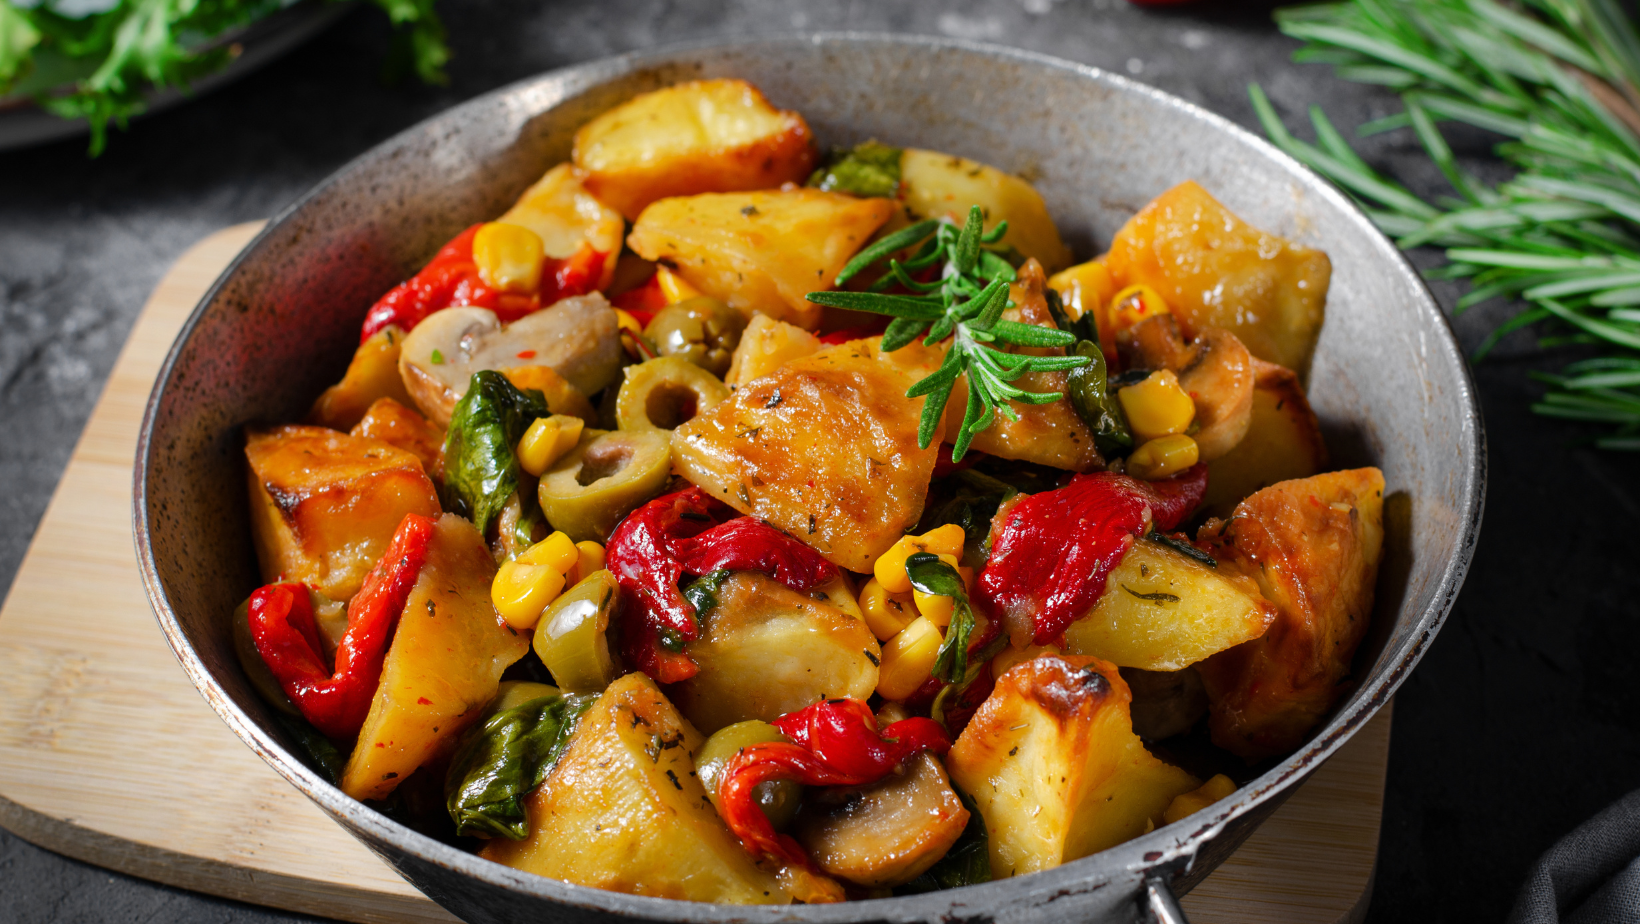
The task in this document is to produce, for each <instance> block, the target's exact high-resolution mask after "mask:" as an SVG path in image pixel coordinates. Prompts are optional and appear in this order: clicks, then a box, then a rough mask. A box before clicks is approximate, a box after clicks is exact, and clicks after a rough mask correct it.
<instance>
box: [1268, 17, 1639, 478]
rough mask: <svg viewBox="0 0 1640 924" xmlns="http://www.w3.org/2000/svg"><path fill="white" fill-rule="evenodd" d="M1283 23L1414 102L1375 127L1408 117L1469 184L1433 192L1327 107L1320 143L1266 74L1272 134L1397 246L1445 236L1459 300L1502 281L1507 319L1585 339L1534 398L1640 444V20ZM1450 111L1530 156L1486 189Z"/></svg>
mask: <svg viewBox="0 0 1640 924" xmlns="http://www.w3.org/2000/svg"><path fill="white" fill-rule="evenodd" d="M1276 19H1277V22H1278V23H1279V24H1280V26H1281V30H1282V31H1283V32H1285V33H1287V34H1288V35H1291V36H1293V37H1295V38H1298V39H1302V40H1304V41H1305V42H1306V43H1307V44H1306V45H1305V46H1304V47H1303V48H1302V49H1300V50H1299V51H1298V53H1297V54H1296V55H1295V59H1296V60H1299V61H1309V62H1315V63H1324V64H1331V65H1333V66H1334V67H1335V68H1336V70H1337V74H1338V76H1340V77H1343V78H1345V79H1347V80H1355V81H1360V82H1364V83H1374V84H1381V85H1384V86H1388V87H1391V88H1393V89H1394V90H1396V91H1397V92H1399V93H1400V94H1401V99H1402V102H1403V103H1404V104H1405V110H1404V111H1403V112H1401V113H1399V114H1396V115H1393V116H1390V117H1388V118H1384V119H1379V120H1377V121H1375V122H1370V123H1368V124H1366V125H1363V126H1361V127H1360V129H1359V130H1358V132H1359V133H1360V134H1362V135H1368V134H1373V133H1375V132H1380V131H1387V130H1391V129H1398V128H1411V129H1412V130H1413V131H1414V132H1415V133H1416V135H1417V137H1418V140H1419V141H1420V143H1422V145H1423V147H1424V149H1425V151H1426V152H1427V153H1428V154H1429V156H1430V159H1431V160H1433V161H1434V163H1435V165H1436V167H1438V168H1439V169H1440V170H1441V173H1442V174H1443V175H1444V176H1445V177H1446V179H1447V181H1448V182H1449V183H1450V184H1451V186H1452V188H1453V189H1454V190H1455V191H1456V192H1457V194H1458V198H1455V199H1454V198H1443V199H1440V200H1437V201H1435V202H1427V201H1424V200H1422V199H1419V198H1418V197H1417V196H1415V195H1413V194H1412V192H1410V191H1409V190H1408V189H1407V188H1406V187H1404V186H1402V185H1400V184H1399V183H1397V182H1395V181H1394V180H1392V179H1389V178H1387V177H1385V176H1383V175H1381V174H1380V173H1378V172H1377V171H1376V170H1374V169H1373V168H1372V167H1371V166H1369V165H1368V164H1367V163H1366V162H1365V161H1364V160H1362V159H1361V158H1360V157H1359V156H1358V155H1357V154H1356V153H1355V152H1354V151H1353V150H1351V148H1350V146H1349V144H1348V143H1347V142H1345V140H1344V138H1343V136H1342V135H1340V134H1339V132H1338V130H1337V129H1336V128H1334V127H1333V125H1332V123H1331V122H1329V121H1328V120H1327V117H1326V116H1325V115H1324V114H1322V112H1321V110H1320V109H1319V108H1316V107H1312V108H1311V110H1310V119H1311V121H1312V122H1313V124H1314V126H1315V133H1316V144H1314V145H1312V144H1308V143H1306V142H1303V141H1300V140H1298V139H1296V138H1294V137H1293V136H1292V134H1291V133H1290V132H1289V131H1288V130H1287V128H1286V127H1285V126H1284V125H1283V124H1282V123H1281V120H1280V118H1279V117H1278V116H1277V115H1276V112H1275V109H1274V107H1272V106H1271V105H1270V101H1269V100H1268V99H1267V98H1266V97H1265V96H1264V93H1263V91H1262V90H1260V89H1259V88H1258V87H1257V86H1256V85H1255V86H1253V87H1251V88H1250V91H1251V94H1252V98H1253V107H1254V109H1255V110H1257V112H1258V117H1259V120H1260V121H1261V122H1262V123H1263V125H1264V129H1265V131H1266V132H1267V133H1268V134H1269V136H1270V138H1271V140H1272V141H1274V142H1275V143H1276V144H1277V145H1278V146H1280V147H1281V148H1282V149H1283V150H1285V151H1286V152H1287V153H1289V154H1291V155H1293V156H1294V157H1296V158H1298V159H1299V160H1301V161H1303V162H1304V163H1306V164H1308V165H1309V166H1310V167H1311V168H1313V169H1314V170H1316V171H1317V172H1319V173H1321V174H1322V175H1324V176H1326V177H1327V178H1328V179H1330V180H1332V181H1333V182H1335V183H1337V184H1338V185H1339V186H1341V187H1343V188H1344V189H1345V190H1346V191H1348V192H1349V193H1351V194H1352V195H1353V196H1355V197H1356V199H1357V200H1358V201H1359V202H1361V204H1362V206H1363V207H1364V208H1365V209H1366V210H1367V213H1368V215H1370V216H1371V217H1372V219H1373V221H1375V222H1376V223H1377V224H1378V227H1379V228H1381V229H1382V230H1383V231H1384V233H1386V234H1388V235H1390V236H1391V237H1394V238H1395V239H1396V241H1397V243H1398V244H1400V246H1402V247H1404V248H1411V247H1416V246H1420V245H1435V246H1440V247H1444V248H1446V256H1447V259H1448V260H1449V261H1450V262H1449V264H1448V265H1447V266H1444V267H1442V268H1441V269H1439V270H1438V271H1436V272H1437V273H1438V274H1439V275H1440V276H1442V277H1445V278H1467V279H1468V280H1469V281H1470V285H1471V288H1470V291H1469V293H1468V294H1467V295H1465V296H1464V297H1463V298H1462V299H1460V300H1459V302H1458V304H1457V310H1458V311H1462V310H1464V309H1466V308H1468V307H1470V306H1472V305H1475V304H1478V303H1481V302H1485V301H1488V300H1490V299H1494V298H1503V297H1508V298H1520V299H1523V300H1524V301H1526V302H1527V303H1528V307H1526V308H1524V309H1523V310H1522V311H1520V312H1519V313H1517V314H1516V315H1515V316H1514V317H1512V318H1511V319H1510V320H1508V321H1506V322H1505V323H1503V324H1502V325H1500V326H1498V327H1497V328H1496V329H1495V330H1494V331H1493V332H1492V334H1491V336H1489V337H1488V338H1487V339H1486V341H1485V342H1484V343H1483V344H1482V345H1481V347H1480V349H1479V351H1477V354H1476V359H1480V358H1482V357H1484V356H1485V354H1486V353H1487V352H1488V351H1490V350H1491V349H1492V347H1493V346H1495V345H1496V344H1497V342H1498V341H1499V340H1500V339H1501V338H1503V337H1504V336H1505V335H1507V334H1509V333H1512V332H1514V331H1516V330H1519V329H1521V328H1523V327H1526V326H1528V325H1531V324H1535V323H1538V322H1546V323H1547V325H1548V326H1549V327H1550V330H1549V336H1544V337H1541V338H1540V339H1539V341H1538V343H1539V345H1540V346H1542V347H1546V348H1547V347H1556V346H1562V345H1570V344H1587V345H1592V346H1594V347H1595V348H1596V355H1595V356H1594V357H1592V358H1589V359H1585V360H1583V361H1580V362H1575V363H1573V364H1571V365H1569V366H1567V367H1566V368H1565V369H1563V370H1562V373H1561V374H1560V375H1541V374H1538V375H1537V377H1538V378H1539V379H1540V380H1542V381H1544V382H1545V383H1547V384H1548V385H1549V386H1550V388H1549V392H1548V394H1547V395H1546V396H1545V397H1544V399H1543V401H1542V402H1540V403H1538V404H1535V405H1533V410H1535V411H1537V412H1538V413H1540V414H1544V415H1547V416H1551V417H1560V418H1565V419H1570V420H1581V421H1586V422H1589V423H1593V424H1599V425H1604V426H1606V427H1609V428H1611V429H1609V430H1608V432H1607V434H1606V435H1605V436H1602V437H1600V438H1597V439H1596V440H1595V441H1594V442H1595V445H1597V446H1600V447H1602V448H1605V449H1622V450H1631V451H1633V450H1640V310H1637V309H1640V236H1637V232H1636V226H1637V225H1640V33H1637V31H1636V29H1635V25H1634V23H1633V21H1631V20H1630V19H1629V18H1628V16H1627V14H1626V13H1625V12H1624V11H1623V9H1622V7H1621V6H1620V4H1619V3H1618V2H1617V0H1522V3H1521V4H1520V5H1519V6H1504V5H1500V4H1498V3H1495V2H1493V0H1350V2H1344V3H1328V4H1322V5H1317V6H1309V7H1298V8H1294V9H1288V10H1282V11H1280V12H1278V13H1277V15H1276ZM1439 121H1452V122H1463V123H1466V124H1469V125H1474V126H1477V127H1479V128H1483V129H1486V130H1488V131H1491V132H1495V133H1498V134H1501V135H1504V136H1507V137H1508V138H1510V139H1511V140H1510V141H1509V142H1507V143H1505V144H1502V145H1499V147H1498V149H1497V151H1498V154H1499V155H1500V156H1502V157H1503V158H1504V159H1505V160H1506V161H1508V162H1509V163H1510V164H1511V165H1512V166H1514V167H1515V168H1516V169H1517V170H1518V172H1517V173H1516V175H1515V176H1514V177H1513V178H1512V179H1510V180H1509V181H1508V182H1506V183H1503V184H1501V185H1499V186H1497V187H1496V188H1490V187H1488V186H1486V185H1485V184H1484V183H1481V182H1480V181H1478V180H1477V179H1476V178H1474V177H1473V176H1471V175H1469V174H1468V173H1466V172H1465V171H1464V170H1463V169H1462V167H1460V166H1459V164H1458V163H1457V160H1456V158H1455V157H1454V156H1453V154H1452V150H1451V148H1450V147H1448V145H1447V143H1446V140H1445V138H1443V137H1442V136H1441V133H1440V131H1439V129H1438V128H1437V125H1436V123H1437V122H1439Z"/></svg>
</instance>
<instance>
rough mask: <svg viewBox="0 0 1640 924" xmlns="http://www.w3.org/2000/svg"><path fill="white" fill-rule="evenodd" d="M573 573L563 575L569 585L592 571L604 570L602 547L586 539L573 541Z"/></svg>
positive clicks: (578, 581)
mask: <svg viewBox="0 0 1640 924" xmlns="http://www.w3.org/2000/svg"><path fill="white" fill-rule="evenodd" d="M575 553H576V559H575V569H574V570H575V573H574V574H571V575H565V579H566V580H568V581H569V583H570V585H571V586H574V585H575V584H578V583H580V582H581V579H582V578H584V577H586V576H587V575H589V574H591V573H592V572H594V571H602V570H604V547H603V546H601V545H599V544H598V543H596V542H593V541H592V540H590V539H588V540H586V541H585V542H577V543H575Z"/></svg>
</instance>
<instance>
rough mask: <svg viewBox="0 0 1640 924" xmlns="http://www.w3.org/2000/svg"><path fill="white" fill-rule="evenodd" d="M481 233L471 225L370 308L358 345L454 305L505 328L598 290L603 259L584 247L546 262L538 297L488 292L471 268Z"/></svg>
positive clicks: (405, 327)
mask: <svg viewBox="0 0 1640 924" xmlns="http://www.w3.org/2000/svg"><path fill="white" fill-rule="evenodd" d="M482 227H484V226H483V224H476V225H473V226H472V227H470V228H468V229H467V230H465V231H463V232H461V233H460V234H458V235H456V236H455V238H453V239H452V240H451V241H450V243H448V244H445V245H444V246H443V247H442V248H440V249H439V252H438V254H437V255H435V256H434V257H433V259H432V262H430V263H428V264H427V265H426V266H424V267H422V270H421V272H419V273H417V274H416V275H414V276H412V277H410V278H409V279H408V280H406V281H404V282H402V283H399V284H398V285H397V286H394V287H393V289H392V290H391V291H389V292H388V293H387V294H386V295H383V296H382V297H381V299H380V300H379V301H377V302H376V304H375V305H373V306H371V308H370V311H369V312H368V313H366V314H365V316H364V327H363V328H362V329H361V330H360V331H359V342H360V343H363V342H364V341H366V340H368V339H370V335H371V334H374V333H375V332H376V331H378V330H381V329H382V328H384V327H386V326H387V325H389V324H396V325H398V326H399V328H400V329H402V330H405V331H409V330H411V329H412V328H414V327H415V326H416V325H417V324H420V323H421V322H422V320H423V319H425V318H426V317H427V316H428V315H430V314H432V313H433V312H435V311H438V310H440V309H443V308H449V307H451V306H453V305H471V306H473V307H475V308H488V309H490V310H491V311H494V312H495V314H496V317H498V318H500V319H501V322H502V323H503V324H508V323H511V322H513V321H516V320H518V319H519V318H521V317H523V316H524V315H527V314H530V313H531V312H534V311H538V310H540V309H541V308H543V307H545V306H547V305H551V304H552V303H553V302H556V301H558V300H559V299H561V298H568V297H570V296H572V295H585V294H586V293H588V292H591V291H592V290H593V289H595V288H597V286H598V277H599V275H600V274H601V273H602V271H603V264H604V256H605V254H603V253H602V252H601V251H597V250H594V249H593V248H592V245H591V244H588V243H582V244H581V246H580V248H579V249H577V250H576V251H575V253H573V254H570V255H569V256H568V257H566V258H564V259H562V260H555V259H553V258H551V257H548V258H547V260H546V263H545V265H544V266H543V267H542V273H541V291H539V292H536V293H532V294H529V295H524V294H520V293H516V292H503V291H501V290H499V289H494V288H491V287H490V285H489V284H488V283H486V282H485V281H484V280H483V278H482V277H480V276H479V275H478V264H477V263H474V262H473V238H474V237H476V236H478V229H479V228H482Z"/></svg>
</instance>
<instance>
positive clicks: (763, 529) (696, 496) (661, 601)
mask: <svg viewBox="0 0 1640 924" xmlns="http://www.w3.org/2000/svg"><path fill="white" fill-rule="evenodd" d="M724 509H726V508H725V507H724V505H723V504H720V503H718V502H717V501H715V500H713V499H712V498H711V496H710V495H708V494H707V493H706V492H705V491H702V490H701V489H700V488H695V487H691V488H687V489H685V490H683V491H679V492H677V493H675V494H668V495H666V496H665V497H660V498H656V499H655V500H652V501H650V502H649V503H647V504H645V505H644V506H642V507H639V508H638V509H637V510H635V511H633V512H632V514H631V515H630V516H628V517H627V518H626V519H625V520H623V521H621V525H619V526H617V527H616V528H615V532H614V533H613V534H612V535H611V536H610V537H609V545H608V546H607V547H606V548H605V555H606V561H607V563H608V566H609V570H610V571H611V572H613V573H614V575H615V580H616V581H617V582H618V583H619V584H620V585H621V596H622V612H623V615H622V617H621V619H622V624H623V629H622V651H623V653H624V654H625V655H626V656H627V658H628V663H631V664H632V665H633V666H634V667H636V668H638V669H639V670H641V671H643V672H644V673H646V674H648V675H649V676H651V677H653V678H654V679H655V680H657V681H658V682H660V683H676V682H678V681H679V680H686V679H688V678H690V677H693V676H694V675H695V671H696V670H697V668H696V666H695V664H694V662H693V661H691V660H689V658H688V657H687V656H686V655H683V654H682V653H681V652H679V651H677V650H674V649H669V648H667V647H666V646H664V645H663V644H662V641H663V639H667V638H670V639H671V640H672V642H673V646H674V648H675V647H676V646H677V645H681V643H682V642H686V641H689V640H690V639H693V638H695V637H696V635H698V634H699V631H700V628H699V625H698V624H697V622H696V619H695V608H694V606H693V605H692V604H690V602H689V601H688V600H686V599H684V596H683V592H682V591H681V590H679V589H678V581H680V580H682V578H683V576H684V575H685V574H697V575H698V574H709V573H711V572H713V571H718V570H729V571H762V572H763V573H765V574H768V575H771V576H772V577H773V578H774V579H775V580H777V581H779V582H780V583H782V584H785V585H786V586H787V587H790V588H792V589H793V590H797V591H808V590H812V589H813V588H814V587H816V586H817V585H819V584H823V583H825V582H826V581H827V580H830V579H831V578H832V577H834V576H835V575H836V574H837V566H836V565H833V564H832V563H831V562H829V561H826V560H825V559H824V558H821V557H820V553H818V552H816V551H814V550H813V549H811V548H809V547H808V546H806V545H804V544H803V543H801V542H799V541H797V540H796V539H793V538H792V537H790V536H788V535H786V534H785V533H783V532H781V531H780V530H778V529H775V528H774V527H772V526H770V525H769V524H767V523H765V522H763V521H762V520H759V519H756V518H753V517H737V518H735V519H731V520H728V521H727V522H719V518H718V512H719V511H721V510H724Z"/></svg>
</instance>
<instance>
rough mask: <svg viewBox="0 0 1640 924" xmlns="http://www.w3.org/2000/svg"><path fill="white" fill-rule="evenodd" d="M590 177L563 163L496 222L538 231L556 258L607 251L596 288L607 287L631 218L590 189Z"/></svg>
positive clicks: (537, 234) (619, 256)
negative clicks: (589, 250)
mask: <svg viewBox="0 0 1640 924" xmlns="http://www.w3.org/2000/svg"><path fill="white" fill-rule="evenodd" d="M585 179H586V174H585V173H584V172H583V171H581V170H578V169H576V167H575V166H574V165H572V164H559V165H558V166H556V167H554V168H552V169H551V170H548V171H547V172H546V175H544V176H542V177H541V179H539V180H536V181H535V185H533V186H531V187H530V188H529V189H526V190H524V194H523V195H522V196H519V197H518V201H517V202H516V203H514V204H513V207H512V208H510V209H508V210H507V214H505V215H502V216H501V217H500V218H498V219H496V220H497V221H502V222H506V223H507V224H510V225H518V226H520V227H524V228H528V229H530V230H531V231H534V232H535V234H536V236H537V237H539V238H541V248H542V250H544V251H545V252H546V255H547V256H548V257H551V258H553V259H555V260H563V259H565V258H567V257H570V256H573V255H574V254H575V252H576V251H577V250H580V249H581V248H582V247H591V248H592V249H593V250H596V251H597V252H598V253H601V254H603V256H604V263H603V270H602V272H600V274H599V276H598V285H597V288H598V289H606V288H608V287H609V283H610V280H612V279H614V278H615V263H616V261H618V260H619V259H620V258H621V236H622V235H623V234H625V233H626V220H625V219H623V218H622V217H621V213H620V212H618V211H616V210H615V209H612V208H610V207H609V206H607V205H604V204H603V203H602V202H599V201H598V200H597V199H596V198H595V197H594V196H593V195H592V193H590V192H588V191H587V188H586V185H585V183H584V180H585Z"/></svg>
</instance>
